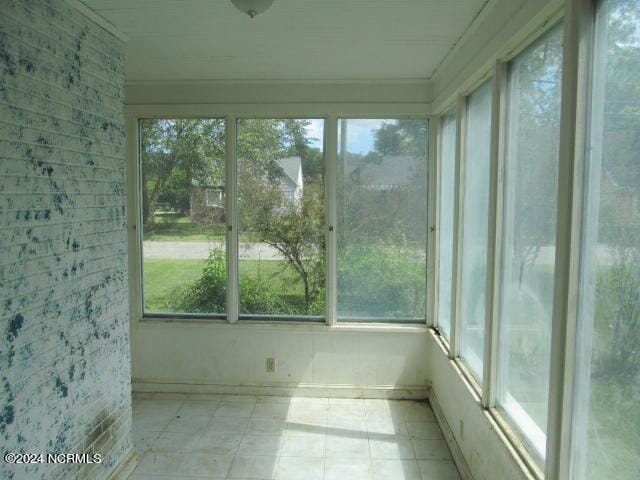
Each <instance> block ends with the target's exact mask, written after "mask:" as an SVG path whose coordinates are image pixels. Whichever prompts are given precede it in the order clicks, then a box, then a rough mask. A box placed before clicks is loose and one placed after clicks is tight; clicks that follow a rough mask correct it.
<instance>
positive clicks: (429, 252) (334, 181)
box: [325, 115, 437, 326]
mask: <svg viewBox="0 0 640 480" xmlns="http://www.w3.org/2000/svg"><path fill="white" fill-rule="evenodd" d="M335 120H336V122H335V135H336V136H335V142H336V143H335V145H336V148H335V151H334V152H332V154H334V155H335V157H332V158H331V162H332V169H331V176H329V173H328V171H327V170H325V172H327V173H326V174H327V183H328V184H331V187H330V189H328V191H330V192H332V193H333V197H331V202H332V204H333V205H332V208H333V211H332V216H331V220H330V221H329V216H328V214H327V216H326V218H327V221H328V224H327V230H328V231H327V233H328V234H330V236H331V237H332V242H333V245H332V248H333V251H332V253H331V254H327V265H329V261H331V262H332V263H333V265H332V266H333V271H332V278H331V285H327V292H329V288H331V290H332V295H334V299H333V302H334V303H333V305H335V307H334V308H335V310H334V315H335V317H334V324H337V323H340V324H342V325H357V324H369V325H408V326H416V325H425V326H428V325H429V324H430V322H431V320H430V317H431V315H430V311H431V308H432V305H433V303H434V302H433V301H431V299H432V298H433V293H432V292H433V288H434V287H433V281H434V280H433V278H434V274H433V270H434V269H433V264H434V258H435V257H434V256H433V255H434V252H433V247H432V243H433V240H432V235H431V233H433V232H434V231H435V228H434V227H433V226H430V225H432V222H433V221H434V220H433V219H434V215H435V203H436V200H435V196H436V194H437V192H436V191H435V188H432V181H433V180H432V177H434V174H433V173H432V168H433V162H432V159H434V160H435V158H434V157H435V154H436V152H435V151H434V149H433V147H432V143H433V140H434V134H435V133H436V132H435V131H434V132H433V133H432V131H433V130H436V131H437V128H434V124H435V123H436V119H435V118H434V117H432V116H430V115H428V116H415V115H411V116H407V115H402V116H397V115H357V116H353V115H337V116H336V118H335ZM343 120H424V121H425V122H426V124H427V138H426V139H425V140H426V141H427V158H426V163H427V164H426V168H427V175H426V178H425V190H426V194H427V198H426V202H427V205H426V207H427V212H426V213H427V219H426V222H425V230H426V232H425V241H426V245H425V261H426V269H425V270H426V272H425V275H426V282H425V287H426V291H425V306H424V307H425V308H424V311H425V316H424V318H417V317H416V318H398V319H396V320H394V319H390V320H387V319H383V318H373V319H372V318H367V317H344V316H343V317H342V319H341V318H340V315H339V314H338V261H337V259H338V247H337V235H336V233H337V231H338V229H339V228H340V226H339V222H338V204H337V202H338V195H337V190H338V183H339V180H338V177H337V170H338V168H337V167H338V161H339V150H340V135H339V128H338V127H339V125H340V122H341V121H343ZM325 126H326V123H325ZM436 127H437V126H436ZM325 138H326V133H325ZM326 167H327V166H326V165H325V168H326ZM327 198H329V197H327ZM327 212H328V208H327ZM328 249H329V242H327V250H328ZM328 273H329V272H327V281H329V275H328ZM327 303H328V299H327ZM345 318H346V320H345Z"/></svg>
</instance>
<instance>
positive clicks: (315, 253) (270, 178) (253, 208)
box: [237, 119, 325, 318]
mask: <svg viewBox="0 0 640 480" xmlns="http://www.w3.org/2000/svg"><path fill="white" fill-rule="evenodd" d="M323 135H324V122H323V120H296V119H279V120H278V119H242V120H238V143H237V157H238V184H239V256H240V259H239V278H240V314H241V315H244V316H245V317H257V316H260V315H273V316H279V317H282V316H287V315H293V316H309V317H318V318H322V316H323V315H324V304H325V268H324V266H325V230H324V226H325V213H324V212H325V208H324V157H323Z"/></svg>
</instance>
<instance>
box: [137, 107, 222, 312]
mask: <svg viewBox="0 0 640 480" xmlns="http://www.w3.org/2000/svg"><path fill="white" fill-rule="evenodd" d="M140 141H141V145H140V155H141V162H142V166H141V176H142V179H141V183H142V220H143V222H142V223H143V228H142V235H143V245H142V255H143V269H142V271H143V291H144V310H145V312H176V313H211V314H224V312H225V310H226V300H225V298H226V266H225V229H224V225H225V208H224V194H225V185H224V171H225V169H224V120H222V119H218V118H214V119H145V120H141V121H140Z"/></svg>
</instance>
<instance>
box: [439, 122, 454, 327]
mask: <svg viewBox="0 0 640 480" xmlns="http://www.w3.org/2000/svg"><path fill="white" fill-rule="evenodd" d="M455 170H456V116H455V113H449V114H447V115H445V116H444V117H442V120H441V126H440V168H439V173H440V184H439V189H440V195H439V200H440V205H439V210H440V211H439V218H440V220H439V232H438V245H439V247H438V254H439V257H438V258H439V260H438V328H439V329H440V333H441V334H442V335H443V336H445V337H446V338H449V336H450V334H451V286H452V282H453V217H454V211H453V206H454V201H455V194H456V188H455V181H456V176H455Z"/></svg>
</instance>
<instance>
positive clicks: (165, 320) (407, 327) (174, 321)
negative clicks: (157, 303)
mask: <svg viewBox="0 0 640 480" xmlns="http://www.w3.org/2000/svg"><path fill="white" fill-rule="evenodd" d="M137 324H139V325H144V326H150V325H161V324H163V325H180V326H185V325H194V326H196V325H197V326H205V325H206V326H207V327H211V328H253V329H263V330H280V331H282V330H291V331H297V332H320V333H328V332H336V333H413V334H415V333H422V334H426V333H428V332H429V328H428V327H427V326H426V325H418V324H415V323H414V324H406V323H405V324H397V325H394V324H390V323H364V322H359V323H353V324H351V323H341V324H338V325H333V326H331V325H327V324H325V323H319V322H317V321H292V320H240V321H238V322H235V323H230V322H228V321H227V320H225V319H218V318H197V317H193V318H188V317H171V316H164V315H163V316H158V317H154V316H151V315H149V316H145V317H143V318H142V319H141V320H139V321H138V322H137Z"/></svg>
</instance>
